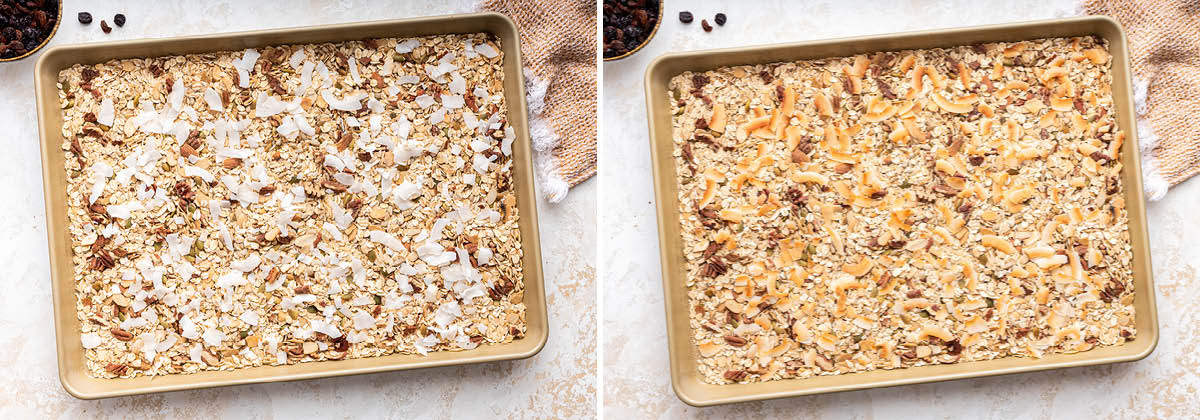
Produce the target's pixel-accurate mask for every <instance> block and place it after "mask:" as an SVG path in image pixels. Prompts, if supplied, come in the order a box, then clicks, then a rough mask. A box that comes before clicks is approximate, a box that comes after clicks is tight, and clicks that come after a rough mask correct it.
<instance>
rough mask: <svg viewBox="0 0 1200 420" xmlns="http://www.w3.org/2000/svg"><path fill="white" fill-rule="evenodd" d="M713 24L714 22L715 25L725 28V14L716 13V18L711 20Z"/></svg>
mask: <svg viewBox="0 0 1200 420" xmlns="http://www.w3.org/2000/svg"><path fill="white" fill-rule="evenodd" d="M713 22H716V23H717V25H720V26H725V14H724V13H717V16H716V17H714V18H713Z"/></svg>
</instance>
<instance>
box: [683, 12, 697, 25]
mask: <svg viewBox="0 0 1200 420" xmlns="http://www.w3.org/2000/svg"><path fill="white" fill-rule="evenodd" d="M693 19H695V17H693V16H692V12H689V11H686V10H685V11H682V12H679V21H680V22H683V23H692V20H693Z"/></svg>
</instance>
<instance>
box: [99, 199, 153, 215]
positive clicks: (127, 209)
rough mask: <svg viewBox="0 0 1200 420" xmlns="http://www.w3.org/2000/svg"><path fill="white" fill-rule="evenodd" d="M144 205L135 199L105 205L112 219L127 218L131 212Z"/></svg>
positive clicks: (142, 207)
mask: <svg viewBox="0 0 1200 420" xmlns="http://www.w3.org/2000/svg"><path fill="white" fill-rule="evenodd" d="M145 208H146V206H144V205H142V202H140V201H137V200H129V201H128V202H126V203H125V204H109V205H108V207H107V209H106V210H107V211H108V215H109V216H110V217H112V218H114V219H128V218H129V216H132V215H133V212H135V211H138V210H143V209H145Z"/></svg>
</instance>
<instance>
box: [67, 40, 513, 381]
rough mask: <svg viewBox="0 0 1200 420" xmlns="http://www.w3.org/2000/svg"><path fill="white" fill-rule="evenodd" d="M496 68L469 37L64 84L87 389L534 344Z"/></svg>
mask: <svg viewBox="0 0 1200 420" xmlns="http://www.w3.org/2000/svg"><path fill="white" fill-rule="evenodd" d="M501 60H502V56H501V49H500V45H499V41H498V40H497V39H495V38H494V37H492V36H490V35H486V34H471V35H452V36H432V37H424V38H414V39H377V40H366V41H362V42H344V43H337V44H314V45H291V46H280V47H268V48H264V49H263V50H262V51H261V52H260V51H257V50H254V49H248V50H245V51H239V52H223V53H215V54H198V55H188V56H171V57H162V58H153V59H127V60H116V61H110V62H107V63H102V64H97V65H91V66H80V65H76V66H74V67H72V68H70V69H67V70H64V71H63V72H62V73H61V74H60V75H59V87H60V89H61V92H60V101H61V104H62V108H63V110H62V116H63V120H64V125H63V131H62V134H63V138H64V139H63V150H65V151H67V152H66V170H67V176H68V177H67V179H68V186H67V192H68V195H67V205H68V206H69V222H70V232H71V238H72V244H73V248H72V250H73V252H74V256H73V262H74V265H75V276H74V279H75V284H76V297H77V308H78V315H79V320H80V322H81V324H82V331H80V334H81V341H82V344H83V347H84V348H85V349H86V362H87V367H88V371H89V372H90V373H91V374H92V375H94V376H97V377H106V378H111V377H130V376H136V375H162V374H173V373H190V372H196V371H202V370H230V369H235V368H241V367H248V366H260V365H282V364H292V363H298V362H305V361H316V360H334V359H342V358H356V357H371V356H381V355H386V354H392V353H420V354H426V353H428V352H432V351H455V350H464V349H473V348H475V347H477V346H479V345H484V344H490V343H504V342H509V341H511V340H513V339H516V338H520V337H522V336H523V335H524V333H525V306H524V304H523V303H522V297H523V295H524V286H523V283H522V281H521V279H522V275H521V259H522V253H521V247H520V235H519V231H518V227H517V220H518V215H517V208H516V196H515V192H514V190H513V188H512V184H511V183H512V160H511V147H512V142H513V139H514V133H513V130H512V128H511V127H510V126H509V125H508V124H507V120H506V114H507V109H506V106H505V102H504V96H503V71H502V67H501Z"/></svg>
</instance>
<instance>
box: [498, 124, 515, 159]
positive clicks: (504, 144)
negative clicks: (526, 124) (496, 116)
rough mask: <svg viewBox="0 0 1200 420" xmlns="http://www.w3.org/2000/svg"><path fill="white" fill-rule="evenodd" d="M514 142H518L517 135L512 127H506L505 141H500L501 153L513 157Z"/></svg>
mask: <svg viewBox="0 0 1200 420" xmlns="http://www.w3.org/2000/svg"><path fill="white" fill-rule="evenodd" d="M513 140H516V134H515V133H513V129H512V127H511V126H509V127H504V139H503V140H501V141H500V151H501V152H503V153H504V156H511V155H512V144H513Z"/></svg>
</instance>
